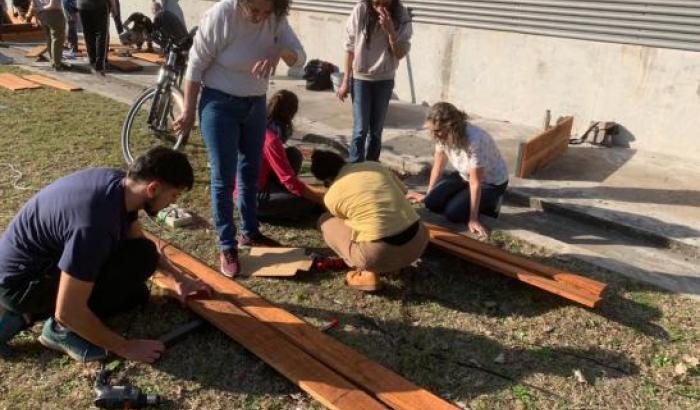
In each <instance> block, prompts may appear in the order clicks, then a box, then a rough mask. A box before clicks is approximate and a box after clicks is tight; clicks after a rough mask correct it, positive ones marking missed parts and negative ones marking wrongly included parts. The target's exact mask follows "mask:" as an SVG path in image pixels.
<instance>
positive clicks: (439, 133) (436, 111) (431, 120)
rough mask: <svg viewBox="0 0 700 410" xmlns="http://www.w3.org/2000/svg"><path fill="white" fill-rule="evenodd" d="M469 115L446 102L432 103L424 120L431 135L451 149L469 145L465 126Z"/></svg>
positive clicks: (463, 147) (464, 147)
mask: <svg viewBox="0 0 700 410" xmlns="http://www.w3.org/2000/svg"><path fill="white" fill-rule="evenodd" d="M468 121H469V116H467V113H465V112H464V111H461V110H459V109H457V107H455V106H454V105H452V104H450V103H448V102H438V103H435V104H433V106H432V107H430V111H428V116H427V118H426V120H425V125H426V127H427V128H428V129H429V130H430V135H431V137H432V138H433V139H434V140H436V141H438V142H440V143H441V144H443V145H445V146H446V147H448V148H452V149H460V148H461V149H466V148H467V147H468V145H469V143H468V136H467V131H466V130H465V126H466V125H467V122H468Z"/></svg>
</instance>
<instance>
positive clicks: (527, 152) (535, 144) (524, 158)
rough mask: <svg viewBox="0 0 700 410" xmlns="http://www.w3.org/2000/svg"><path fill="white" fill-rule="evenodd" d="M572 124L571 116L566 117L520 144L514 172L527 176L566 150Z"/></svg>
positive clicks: (520, 175)
mask: <svg viewBox="0 0 700 410" xmlns="http://www.w3.org/2000/svg"><path fill="white" fill-rule="evenodd" d="M573 124H574V118H573V117H566V118H564V119H563V120H562V121H561V122H559V123H558V124H557V125H555V126H554V127H552V128H550V129H548V130H546V131H544V132H543V133H541V134H539V135H537V136H536V137H534V138H532V139H531V140H529V141H528V142H526V143H523V144H520V148H519V152H518V163H517V165H516V174H517V176H518V177H520V178H527V177H528V176H530V175H531V174H532V173H533V172H535V171H536V170H537V169H538V168H540V167H542V166H544V165H545V164H547V163H549V162H550V161H552V160H553V159H554V158H557V157H558V156H560V155H561V154H563V153H564V152H565V151H566V148H567V147H568V144H569V137H570V136H571V129H572V127H573Z"/></svg>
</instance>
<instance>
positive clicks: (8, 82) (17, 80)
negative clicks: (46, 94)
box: [0, 73, 41, 91]
mask: <svg viewBox="0 0 700 410" xmlns="http://www.w3.org/2000/svg"><path fill="white" fill-rule="evenodd" d="M0 87H5V88H7V89H9V90H12V91H17V90H26V89H32V88H41V86H40V85H39V84H36V83H33V82H31V81H27V80H25V79H23V78H22V77H19V76H16V75H14V74H11V73H1V74H0Z"/></svg>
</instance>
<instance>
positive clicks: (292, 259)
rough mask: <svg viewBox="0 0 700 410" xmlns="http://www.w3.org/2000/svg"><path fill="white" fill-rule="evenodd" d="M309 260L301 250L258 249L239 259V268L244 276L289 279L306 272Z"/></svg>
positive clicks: (310, 263)
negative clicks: (299, 272) (298, 273)
mask: <svg viewBox="0 0 700 410" xmlns="http://www.w3.org/2000/svg"><path fill="white" fill-rule="evenodd" d="M312 263H313V262H312V261H311V259H309V257H308V256H306V252H305V251H304V249H301V248H259V247H255V248H252V249H251V250H250V254H249V255H247V256H242V257H241V268H242V269H243V274H244V275H246V276H258V277H291V276H294V275H296V274H297V272H298V271H308V270H309V269H311V265H312Z"/></svg>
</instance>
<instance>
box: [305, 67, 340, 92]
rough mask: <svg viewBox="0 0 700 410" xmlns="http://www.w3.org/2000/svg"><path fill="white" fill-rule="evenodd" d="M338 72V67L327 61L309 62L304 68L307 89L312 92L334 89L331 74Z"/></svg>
mask: <svg viewBox="0 0 700 410" xmlns="http://www.w3.org/2000/svg"><path fill="white" fill-rule="evenodd" d="M336 70H337V68H336V66H334V65H333V64H331V63H328V62H326V61H321V60H311V61H309V62H308V63H307V64H306V66H305V67H304V77H303V78H304V80H306V89H307V90H312V91H322V90H330V89H332V88H333V83H332V82H331V73H334V72H335V71H336Z"/></svg>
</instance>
